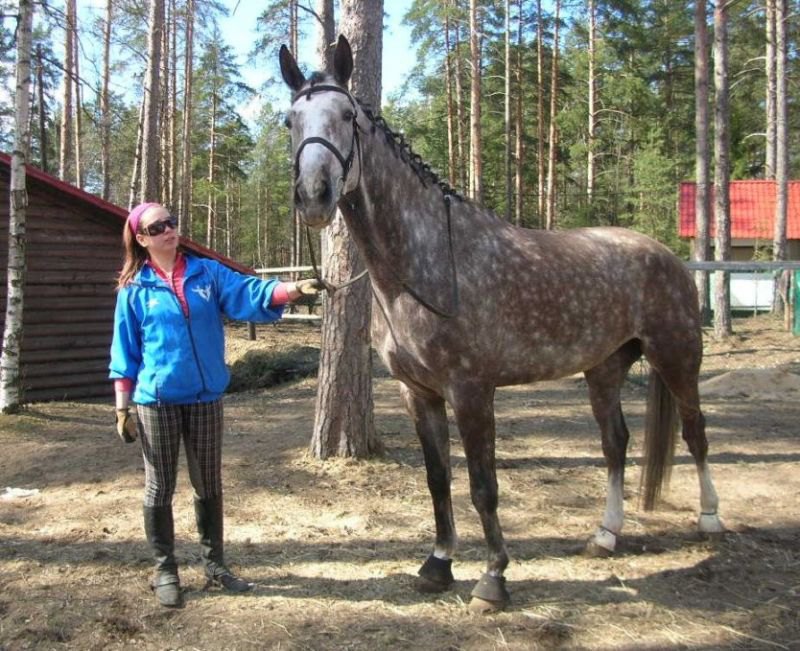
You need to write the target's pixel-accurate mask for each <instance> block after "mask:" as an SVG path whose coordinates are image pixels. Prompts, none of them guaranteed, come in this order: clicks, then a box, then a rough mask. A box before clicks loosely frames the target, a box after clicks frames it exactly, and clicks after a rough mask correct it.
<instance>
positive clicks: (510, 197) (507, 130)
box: [503, 0, 514, 221]
mask: <svg viewBox="0 0 800 651" xmlns="http://www.w3.org/2000/svg"><path fill="white" fill-rule="evenodd" d="M504 44H505V66H504V67H505V79H504V82H505V86H504V98H503V99H504V103H503V135H504V141H505V142H504V144H505V148H504V154H505V161H504V162H505V170H504V177H505V188H506V206H505V217H506V221H511V204H512V203H513V201H514V187H513V185H512V181H511V0H505V42H504Z"/></svg>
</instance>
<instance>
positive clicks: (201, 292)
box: [192, 285, 211, 302]
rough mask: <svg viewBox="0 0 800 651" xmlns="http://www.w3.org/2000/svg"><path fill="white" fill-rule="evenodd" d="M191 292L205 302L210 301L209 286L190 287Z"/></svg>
mask: <svg viewBox="0 0 800 651" xmlns="http://www.w3.org/2000/svg"><path fill="white" fill-rule="evenodd" d="M192 291H193V292H194V293H195V294H197V295H198V296H200V298H202V299H203V300H204V301H206V302H208V301H209V300H211V285H206V286H205V287H192Z"/></svg>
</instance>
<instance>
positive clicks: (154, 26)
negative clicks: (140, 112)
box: [139, 0, 164, 201]
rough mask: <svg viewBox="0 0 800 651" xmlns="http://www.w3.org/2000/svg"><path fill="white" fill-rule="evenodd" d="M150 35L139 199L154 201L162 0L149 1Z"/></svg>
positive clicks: (157, 148)
mask: <svg viewBox="0 0 800 651" xmlns="http://www.w3.org/2000/svg"><path fill="white" fill-rule="evenodd" d="M148 20H149V28H150V30H149V34H148V38H147V74H146V76H145V85H144V96H145V109H144V121H143V127H142V174H141V179H142V181H141V189H140V195H139V200H140V201H157V200H158V199H159V197H160V193H159V187H158V181H159V160H160V158H161V157H160V155H159V144H160V130H159V126H158V116H159V107H160V97H159V95H160V93H159V90H160V84H159V71H160V68H161V38H162V36H163V34H164V0H150V11H149V19H148Z"/></svg>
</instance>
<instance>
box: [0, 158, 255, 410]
mask: <svg viewBox="0 0 800 651" xmlns="http://www.w3.org/2000/svg"><path fill="white" fill-rule="evenodd" d="M9 164H10V157H9V156H8V155H6V154H2V153H0V191H2V195H1V196H2V197H3V198H4V200H3V201H0V332H1V331H2V328H3V327H4V325H5V323H4V321H5V310H6V292H7V288H6V280H7V279H6V277H7V273H6V269H7V266H8V217H9V214H8V213H9V207H8V206H9V201H8V197H9V191H10V181H11V178H10V177H11V173H10V167H9ZM26 185H27V188H28V211H27V217H26V240H27V252H26V258H27V277H26V280H25V298H24V307H23V339H22V354H21V357H20V363H21V365H22V391H23V395H22V402H26V403H27V402H40V401H48V400H75V399H83V398H99V397H108V398H109V399H110V398H111V396H112V395H113V386H112V382H111V381H110V380H109V379H108V362H109V349H110V347H111V334H112V330H113V327H114V304H115V301H116V293H115V287H116V277H117V274H118V273H119V269H120V268H121V267H122V259H123V248H122V229H123V227H124V225H125V218H126V216H127V210H125V209H123V208H120V207H119V206H115V205H114V204H111V203H108V202H107V201H103V200H102V199H100V198H99V197H96V196H94V195H92V194H89V193H87V192H84V191H83V190H80V189H78V188H76V187H74V186H71V185H68V184H66V183H63V182H62V181H59V180H58V179H56V178H55V177H52V176H50V175H49V174H45V173H44V172H42V171H41V170H38V169H36V168H33V167H30V166H29V167H28V168H27V175H26ZM181 244H182V245H183V247H184V248H185V249H187V250H189V251H190V252H191V253H193V254H195V255H199V256H202V257H207V258H213V259H215V260H218V261H219V262H221V263H222V264H224V265H226V266H228V267H230V268H231V269H233V270H234V271H238V272H240V273H245V274H253V273H254V272H253V270H252V269H250V268H249V267H246V266H244V265H241V264H239V263H237V262H235V261H234V260H231V259H229V258H226V257H224V256H221V255H219V254H218V253H217V252H215V251H212V250H210V249H207V248H206V247H204V246H202V245H200V244H197V243H196V242H193V241H191V240H186V239H182V240H181ZM1 345H2V337H0V346H1Z"/></svg>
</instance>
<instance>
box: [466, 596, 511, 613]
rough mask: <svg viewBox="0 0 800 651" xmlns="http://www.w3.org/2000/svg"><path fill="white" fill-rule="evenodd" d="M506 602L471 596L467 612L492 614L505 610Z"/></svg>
mask: <svg viewBox="0 0 800 651" xmlns="http://www.w3.org/2000/svg"><path fill="white" fill-rule="evenodd" d="M507 605H508V602H507V601H505V602H500V601H487V600H486V599H481V598H480V597H473V598H472V600H471V601H470V602H469V612H471V613H473V614H475V615H492V614H494V613H499V612H501V611H503V610H505V607H506V606H507Z"/></svg>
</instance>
